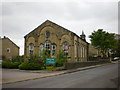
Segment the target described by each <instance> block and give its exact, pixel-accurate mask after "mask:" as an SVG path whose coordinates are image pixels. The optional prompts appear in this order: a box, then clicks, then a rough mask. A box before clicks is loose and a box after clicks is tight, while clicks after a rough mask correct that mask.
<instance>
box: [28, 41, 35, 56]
mask: <svg viewBox="0 0 120 90" xmlns="http://www.w3.org/2000/svg"><path fill="white" fill-rule="evenodd" d="M31 45H33V47H32V48H31ZM33 51H34V44H33V43H30V44H29V54H33ZM31 52H32V53H31Z"/></svg>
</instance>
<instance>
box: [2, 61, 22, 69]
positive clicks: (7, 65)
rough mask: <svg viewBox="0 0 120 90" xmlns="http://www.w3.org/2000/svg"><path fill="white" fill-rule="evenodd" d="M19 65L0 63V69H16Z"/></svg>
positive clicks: (15, 63) (16, 63) (18, 63)
mask: <svg viewBox="0 0 120 90" xmlns="http://www.w3.org/2000/svg"><path fill="white" fill-rule="evenodd" d="M20 64H21V63H20V62H8V61H7V62H2V68H10V69H17V68H18V66H19V65H20Z"/></svg>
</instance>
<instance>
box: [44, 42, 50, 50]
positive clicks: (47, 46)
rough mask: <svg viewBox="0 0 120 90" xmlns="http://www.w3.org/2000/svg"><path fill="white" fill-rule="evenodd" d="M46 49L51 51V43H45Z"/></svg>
mask: <svg viewBox="0 0 120 90" xmlns="http://www.w3.org/2000/svg"><path fill="white" fill-rule="evenodd" d="M44 47H45V49H48V50H50V41H45V44H44Z"/></svg>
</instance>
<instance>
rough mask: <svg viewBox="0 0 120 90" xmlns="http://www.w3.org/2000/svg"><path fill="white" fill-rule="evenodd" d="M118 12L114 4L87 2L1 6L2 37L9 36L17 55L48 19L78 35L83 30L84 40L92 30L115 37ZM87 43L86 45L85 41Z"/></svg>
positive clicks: (15, 3)
mask: <svg viewBox="0 0 120 90" xmlns="http://www.w3.org/2000/svg"><path fill="white" fill-rule="evenodd" d="M93 1H94V0H93ZM0 6H1V4H0ZM117 8H118V6H117V2H89V1H87V2H86V1H83V0H80V1H79V0H77V1H76V0H75V1H73V0H70V1H66V0H65V1H61V2H56V1H54V0H53V2H49V1H47V0H45V1H43V2H19V3H18V2H3V3H2V14H0V16H1V17H0V20H2V22H1V23H0V25H1V26H2V30H3V35H6V36H8V37H9V38H11V40H12V41H14V42H15V43H16V44H17V45H18V46H20V48H21V49H20V50H21V52H20V53H21V54H23V53H24V36H25V35H26V34H27V33H29V32H30V31H32V30H33V29H34V28H36V27H37V26H39V25H40V24H41V23H43V22H44V21H45V20H47V19H49V20H51V21H53V22H55V23H57V24H58V25H61V26H63V27H65V28H67V29H69V30H71V31H73V32H75V33H76V34H78V35H80V34H81V32H82V30H84V32H85V34H86V35H87V37H88V35H90V34H91V32H92V31H93V30H96V29H99V28H102V29H104V30H106V31H108V32H110V33H112V32H115V33H117V31H118V29H117V27H118V23H117V21H118V18H117V17H118V11H117ZM3 35H2V36H3ZM87 40H88V41H89V39H88V38H87Z"/></svg>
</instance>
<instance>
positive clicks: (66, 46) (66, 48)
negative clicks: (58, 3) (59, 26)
mask: <svg viewBox="0 0 120 90" xmlns="http://www.w3.org/2000/svg"><path fill="white" fill-rule="evenodd" d="M68 49H69V45H68V42H67V41H65V42H64V43H63V51H64V54H65V55H68Z"/></svg>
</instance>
